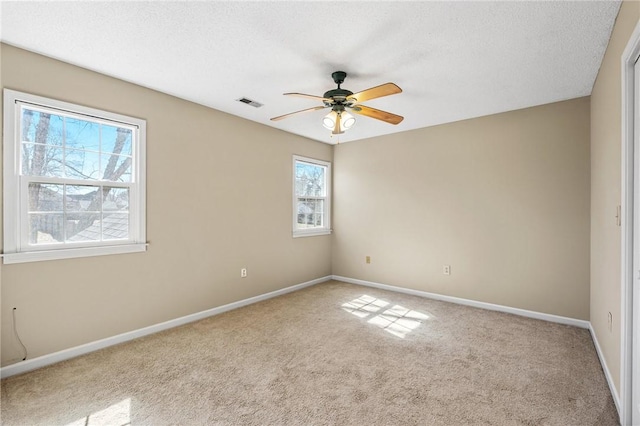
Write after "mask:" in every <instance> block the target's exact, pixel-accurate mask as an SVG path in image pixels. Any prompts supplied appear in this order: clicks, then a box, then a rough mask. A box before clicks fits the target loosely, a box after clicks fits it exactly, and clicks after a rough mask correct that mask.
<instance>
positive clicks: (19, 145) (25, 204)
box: [3, 89, 146, 263]
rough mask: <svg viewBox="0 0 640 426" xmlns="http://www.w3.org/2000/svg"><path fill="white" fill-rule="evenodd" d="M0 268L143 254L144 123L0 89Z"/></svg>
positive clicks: (144, 246)
mask: <svg viewBox="0 0 640 426" xmlns="http://www.w3.org/2000/svg"><path fill="white" fill-rule="evenodd" d="M4 126H5V129H4V170H5V173H4V254H3V257H4V263H17V262H29V261H36V260H52V259H62V258H69V257H83V256H94V255H101V254H116V253H126V252H134V251H143V250H145V248H146V244H145V186H144V177H145V169H144V165H145V163H144V157H145V126H146V123H145V121H144V120H139V119H136V118H131V117H125V116H121V115H117V114H113V113H109V112H105V111H100V110H95V109H92V108H87V107H82V106H79V105H73V104H69V103H66V102H60V101H56V100H53V99H47V98H42V97H39V96H34V95H29V94H26V93H20V92H16V91H13V90H8V89H5V90H4Z"/></svg>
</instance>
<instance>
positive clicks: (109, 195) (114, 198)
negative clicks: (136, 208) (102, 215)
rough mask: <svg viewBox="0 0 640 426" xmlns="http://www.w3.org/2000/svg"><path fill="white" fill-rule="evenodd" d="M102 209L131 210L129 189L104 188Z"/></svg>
mask: <svg viewBox="0 0 640 426" xmlns="http://www.w3.org/2000/svg"><path fill="white" fill-rule="evenodd" d="M102 210H103V211H105V212H108V211H128V210H129V189H128V188H110V187H108V186H105V187H104V188H102Z"/></svg>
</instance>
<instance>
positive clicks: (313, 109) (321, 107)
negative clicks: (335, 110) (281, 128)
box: [271, 106, 328, 121]
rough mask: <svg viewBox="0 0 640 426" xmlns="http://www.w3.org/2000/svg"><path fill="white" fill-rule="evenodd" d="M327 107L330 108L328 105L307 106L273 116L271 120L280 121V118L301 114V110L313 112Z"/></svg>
mask: <svg viewBox="0 0 640 426" xmlns="http://www.w3.org/2000/svg"><path fill="white" fill-rule="evenodd" d="M325 108H328V107H326V106H317V107H313V108H307V109H303V110H300V111H296V112H290V113H289V114H285V115H279V116H277V117H273V118H272V119H271V121H279V120H282V119H283V118H287V117H290V116H292V115H295V114H300V113H301V112H311V111H317V110H319V109H325Z"/></svg>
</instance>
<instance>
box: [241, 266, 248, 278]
mask: <svg viewBox="0 0 640 426" xmlns="http://www.w3.org/2000/svg"><path fill="white" fill-rule="evenodd" d="M240 278H247V268H242V269H240Z"/></svg>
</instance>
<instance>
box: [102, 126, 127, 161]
mask: <svg viewBox="0 0 640 426" xmlns="http://www.w3.org/2000/svg"><path fill="white" fill-rule="evenodd" d="M102 152H103V153H104V154H111V153H113V154H118V155H131V129H125V128H122V127H114V126H107V125H104V124H103V125H102Z"/></svg>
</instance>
